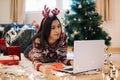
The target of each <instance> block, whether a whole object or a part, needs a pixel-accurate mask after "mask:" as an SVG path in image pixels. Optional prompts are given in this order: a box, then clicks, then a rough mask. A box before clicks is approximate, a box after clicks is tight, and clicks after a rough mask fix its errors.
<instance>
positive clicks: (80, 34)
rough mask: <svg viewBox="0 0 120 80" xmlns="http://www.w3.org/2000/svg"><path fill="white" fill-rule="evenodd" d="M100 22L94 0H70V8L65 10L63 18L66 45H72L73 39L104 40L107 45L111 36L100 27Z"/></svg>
mask: <svg viewBox="0 0 120 80" xmlns="http://www.w3.org/2000/svg"><path fill="white" fill-rule="evenodd" d="M102 22H103V21H102V16H101V15H99V14H98V13H97V11H96V3H95V0H72V4H71V10H67V11H66V13H65V18H64V20H63V23H64V26H65V32H66V33H67V35H68V46H73V43H74V40H105V45H106V46H109V45H110V40H111V37H110V36H109V35H108V33H107V32H106V31H105V30H103V27H101V26H102Z"/></svg>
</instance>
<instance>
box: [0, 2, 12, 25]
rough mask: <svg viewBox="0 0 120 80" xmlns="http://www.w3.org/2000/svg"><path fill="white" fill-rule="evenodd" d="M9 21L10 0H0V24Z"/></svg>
mask: <svg viewBox="0 0 120 80" xmlns="http://www.w3.org/2000/svg"><path fill="white" fill-rule="evenodd" d="M6 23H10V0H0V24H6Z"/></svg>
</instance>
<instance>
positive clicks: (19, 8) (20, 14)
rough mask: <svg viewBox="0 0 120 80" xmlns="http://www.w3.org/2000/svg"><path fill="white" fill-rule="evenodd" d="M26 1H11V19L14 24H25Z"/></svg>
mask: <svg viewBox="0 0 120 80" xmlns="http://www.w3.org/2000/svg"><path fill="white" fill-rule="evenodd" d="M24 9H25V0H11V1H10V19H11V21H12V22H15V23H19V24H22V23H24V15H25V10H24Z"/></svg>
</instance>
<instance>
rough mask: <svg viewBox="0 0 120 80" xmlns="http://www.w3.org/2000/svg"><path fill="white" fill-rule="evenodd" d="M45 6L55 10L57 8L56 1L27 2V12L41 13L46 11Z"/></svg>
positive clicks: (36, 0) (34, 0)
mask: <svg viewBox="0 0 120 80" xmlns="http://www.w3.org/2000/svg"><path fill="white" fill-rule="evenodd" d="M53 4H54V5H53ZM44 5H47V6H49V7H50V9H53V8H55V7H56V0H49V1H48V0H26V2H25V11H41V10H43V9H44Z"/></svg>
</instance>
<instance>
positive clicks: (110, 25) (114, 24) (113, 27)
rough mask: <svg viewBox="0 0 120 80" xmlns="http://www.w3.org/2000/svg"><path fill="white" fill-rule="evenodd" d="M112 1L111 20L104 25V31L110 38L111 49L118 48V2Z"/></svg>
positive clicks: (118, 0)
mask: <svg viewBox="0 0 120 80" xmlns="http://www.w3.org/2000/svg"><path fill="white" fill-rule="evenodd" d="M111 1H112V10H113V11H112V20H111V21H109V22H105V23H104V29H105V30H107V31H108V33H109V34H110V36H111V37H112V41H111V42H112V45H111V46H112V47H120V8H119V7H120V4H119V3H120V0H111Z"/></svg>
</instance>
